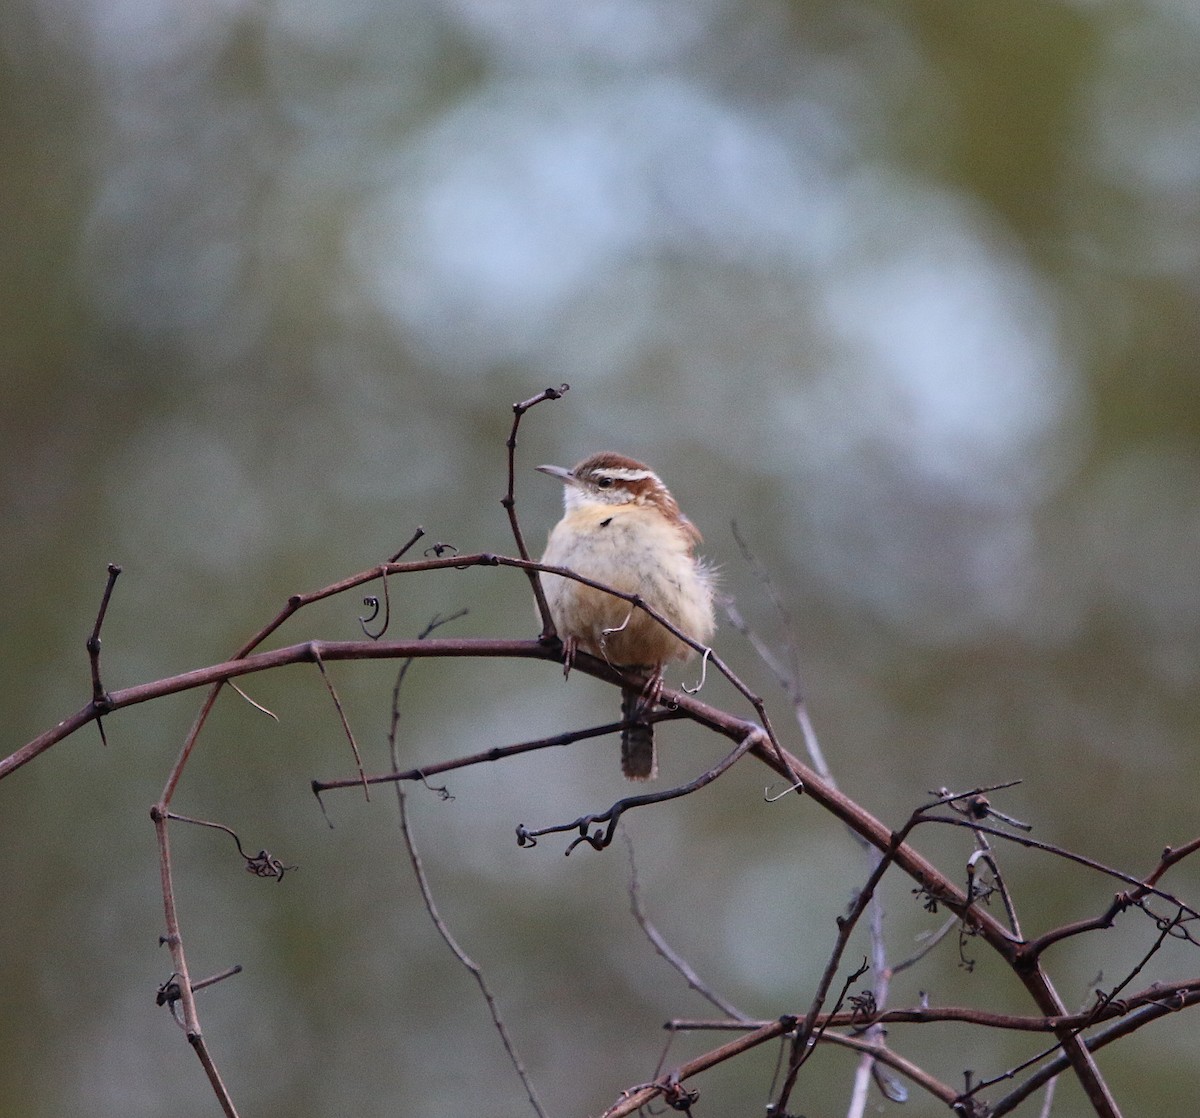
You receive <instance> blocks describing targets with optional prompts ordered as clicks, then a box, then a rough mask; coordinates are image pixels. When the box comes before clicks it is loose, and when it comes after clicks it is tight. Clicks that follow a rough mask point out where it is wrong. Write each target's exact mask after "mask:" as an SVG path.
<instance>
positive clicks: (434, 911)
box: [388, 611, 546, 1118]
mask: <svg viewBox="0 0 1200 1118" xmlns="http://www.w3.org/2000/svg"><path fill="white" fill-rule="evenodd" d="M463 612H465V611H463ZM460 616H462V612H460V613H458V614H455V615H454V616H453V617H448V618H438V617H435V618H434V619H433V620H432V621H431V622H430V623H429V624H428V625H427V626H426V628H425V629H424V630H423V632H422V633H421V636H420V637H418V640H422V639H424V638H425V637H427V636H428V635H429V634H430V633H431V632H433V630H434V629H436V628H437V627H438V626H439V625H443V624H446V623H447V622H448V621H452V620H454V619H455V618H457V617H460ZM412 663H413V661H412V659H411V658H409V659H408V660H405V661H404V663H403V664H402V665H401V666H400V670H399V672H398V673H397V676H396V683H395V686H394V687H393V689H392V715H391V725H390V727H389V730H388V752H389V755H390V758H391V762H392V766H393V768H397V767H399V751H398V748H397V730H398V727H399V723H400V705H399V699H400V686H401V684H402V683H403V682H404V678H405V676H406V675H407V674H408V669H409V668H410V666H411V665H412ZM395 788H396V804H397V807H398V808H399V810H400V833H401V835H402V836H403V838H404V846H405V849H406V850H407V851H408V860H409V863H410V864H411V866H412V869H413V875H414V876H415V877H416V879H417V885H418V887H419V888H420V890H421V898H422V900H423V901H424V904H425V911H426V912H427V913H428V914H429V919H430V920H431V921H432V922H433V926H434V928H435V929H436V930H437V933H438V935H439V936H441V938H442V940H443V942H444V943H445V944H446V946H447V947H448V948H450V951H451V953H452V954H453V955H454V957H455V958H456V959H457V960H458V961H459V963H461V964H462V966H463V967H464V968H465V969H466V970H467V971H468V972H469V973H470V975H471V977H472V978H474V979H475V983H476V985H478V987H479V992H480V993H481V994H482V995H483V1000H484V1001H485V1002H486V1003H487V1007H488V1012H489V1013H490V1014H491V1018H492V1024H493V1025H494V1026H495V1028H496V1032H497V1033H498V1034H499V1036H500V1041H501V1043H502V1044H503V1045H504V1049H505V1051H506V1052H507V1053H508V1058H509V1061H510V1062H511V1063H512V1065H513V1068H514V1069H515V1070H516V1073H517V1076H518V1078H519V1079H520V1080H521V1084H522V1086H523V1087H524V1088H525V1093H526V1094H527V1095H528V1097H529V1102H530V1105H531V1106H532V1107H533V1110H534V1113H535V1114H537V1115H538V1116H539V1118H546V1112H545V1111H544V1110H543V1109H542V1104H541V1103H540V1102H539V1101H538V1097H537V1092H536V1091H535V1090H534V1087H533V1082H532V1081H531V1080H530V1078H529V1075H528V1073H527V1072H526V1070H525V1065H524V1064H523V1063H522V1062H521V1058H520V1056H519V1055H518V1054H517V1049H516V1046H515V1045H514V1044H513V1041H512V1037H510V1036H509V1033H508V1029H507V1027H506V1026H505V1024H504V1019H503V1018H502V1017H501V1016H500V1007H499V1005H498V1004H497V1002H496V998H495V996H494V995H493V994H492V991H491V988H490V987H489V985H488V983H487V980H486V979H485V978H484V975H483V968H482V967H480V966H479V964H478V963H476V962H475V960H474V959H472V958H471V957H470V956H469V955H468V954H467V953H466V951H464V950H463V948H462V946H461V945H460V944H459V942H458V940H456V939H455V938H454V934H453V933H452V932H451V931H450V928H449V927H448V926H447V924H446V922H445V921H444V920H443V919H442V916H441V913H439V911H438V907H437V902H436V901H435V900H434V898H433V888H432V886H431V885H430V884H429V878H428V876H427V875H426V873H425V866H424V863H423V862H422V860H421V854H420V851H419V850H418V849H417V843H416V838H415V836H414V835H413V830H412V824H411V823H410V821H409V817H408V794H407V792H406V791H405V789H404V785H403V784H401V783H399V782H397V783H396V785H395Z"/></svg>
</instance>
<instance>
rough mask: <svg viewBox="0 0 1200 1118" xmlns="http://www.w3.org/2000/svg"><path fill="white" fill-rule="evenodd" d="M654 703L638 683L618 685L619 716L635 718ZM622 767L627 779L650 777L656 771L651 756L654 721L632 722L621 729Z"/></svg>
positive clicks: (654, 759) (650, 778) (656, 773)
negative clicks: (628, 685) (647, 698)
mask: <svg viewBox="0 0 1200 1118" xmlns="http://www.w3.org/2000/svg"><path fill="white" fill-rule="evenodd" d="M653 705H654V704H653V703H650V702H647V700H646V695H645V692H644V691H643V690H642V689H641V688H638V687H624V688H622V689H621V717H622V718H625V719H631V718H633V719H636V718H638V717H639V716H642V715H645V714H648V713H649V712H650V710H651V709H653ZM621 771H622V772H623V773H624V774H625V775H626V776H627V777H628V778H629V779H630V780H653V779H654V777H656V776H657V775H658V760H657V758H656V757H655V756H654V725H653V723H651V722H634V724H633V725H632V726H629V727H628V728H627V729H624V730H622V731H621Z"/></svg>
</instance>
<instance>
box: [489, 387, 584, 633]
mask: <svg viewBox="0 0 1200 1118" xmlns="http://www.w3.org/2000/svg"><path fill="white" fill-rule="evenodd" d="M570 388H571V386H570V385H569V384H562V385H559V387H558V388H546V389H543V390H542V391H541V392H539V393H538V394H537V395H536V396H531V397H530V398H529V399H528V400H522V401H521V402H520V403H516V404H513V408H512V410H513V422H512V430H511V431H510V432H509V434H508V440H507V441H506V442H505V444H504V445H505V447H506V448H507V450H508V489H507V491H506V492H505V494H504V496H503V498H502V499H501V501H500V504H501V505H503V506H504V511H505V512H507V513H508V523H509V527H511V528H512V534H513V540H514V541H515V543H516V545H517V554H518V555H519V556H520V557H521V558H522V559H525V560H529V559H530V558H531V556H530V554H529V548H527V547H526V546H525V536H524V534H523V533H522V532H521V524H520V521H518V520H517V500H516V488H517V467H516V454H517V429H518V428H519V427H520V426H521V420H522V418H523V417H524V415H525V413H526V412H527V411H529V409H530V408H532V407H536V406H537V405H538V404H540V403H542V402H543V401H544V400H560V399H562V396H563V393H564V392H568V391H570ZM527 573H528V575H529V586H530V588H531V589H532V590H533V597H534V601H535V602H537V609H538V616H539V617H540V618H541V619H542V639H543V640H546V641H549V640H552V639H553V638H554V619H553V618H552V617H551V616H550V607H549V605H547V603H546V594H545V591H544V590H543V589H542V580H541V578H540V577H539V575H538V573H537V572H536V571H532V570H531V571H529V572H527Z"/></svg>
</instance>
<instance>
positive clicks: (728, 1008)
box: [621, 831, 749, 1021]
mask: <svg viewBox="0 0 1200 1118" xmlns="http://www.w3.org/2000/svg"><path fill="white" fill-rule="evenodd" d="M621 837H622V838H624V840H625V847H626V851H627V853H628V856H629V908H630V911H631V912H632V913H633V918H634V919H635V920H636V921H637V923H638V927H639V928H641V929H642V932H643V933H644V934H645V936H646V938H647V939H648V940H649V941H650V942H651V944H653V946H654V950H655V951H657V952H658V954H659V955H661V956H662V957H663V958H664V959H666V961H667V962H668V963H670V964H671V966H673V967H674V968H675V969H676V970H677V971H678V972H679V973H680V974H681V975H682V976H683V980H684V981H685V982H686V983H687V984H688V986H690V987H691V988H692V989H693V990H695V991H696V993H697V994H699V995H700V996H701V997H702V998H705V999H706V1000H708V1001H710V1002H711V1003H712V1004H713V1005H715V1006H716V1007H717V1009H719V1010H720V1011H721V1012H722V1013H725V1014H728V1015H729V1016H730V1017H732V1018H733V1019H734V1020H735V1021H748V1020H749V1018H748V1017H747V1016H746V1014H744V1013H743V1012H742V1011H741V1010H740V1009H738V1008H737V1007H736V1006H734V1005H733V1004H732V1003H731V1002H728V1001H726V1000H725V999H724V998H723V997H721V995H720V994H718V993H717V992H716V991H715V990H714V989H712V987H711V986H709V985H708V983H706V982H704V981H703V980H702V979H701V978H700V976H699V975H698V974H696V972H695V970H694V969H693V968H692V967H691V966H690V965H689V963H688V962H687V960H686V959H684V958H683V956H682V955H680V954H679V953H678V952H677V951H676V950H675V949H674V948H673V947H672V946H671V945H670V944H669V943H667V941H666V939H664V938H663V934H662V933H661V932H660V931H659V930H658V929H657V928H656V927H655V926H654V925H653V924H651V923H650V918H649V917H648V916H647V915H646V910H645V908H644V907H643V906H642V893H641V888H640V886H639V883H638V872H637V861H636V859H635V858H634V854H633V840H632V839H631V838H630V837H629V835H628V834H627V833H625V831H622V832H621Z"/></svg>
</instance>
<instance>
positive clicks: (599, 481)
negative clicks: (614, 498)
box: [596, 477, 613, 489]
mask: <svg viewBox="0 0 1200 1118" xmlns="http://www.w3.org/2000/svg"><path fill="white" fill-rule="evenodd" d="M612 483H613V479H612V478H610V477H598V478H596V488H597V489H611V488H612Z"/></svg>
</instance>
